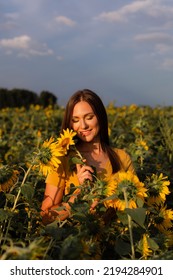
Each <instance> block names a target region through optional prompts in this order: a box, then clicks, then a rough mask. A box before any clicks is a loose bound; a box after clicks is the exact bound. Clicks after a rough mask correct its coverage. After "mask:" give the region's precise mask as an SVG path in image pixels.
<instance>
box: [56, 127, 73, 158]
mask: <svg viewBox="0 0 173 280" xmlns="http://www.w3.org/2000/svg"><path fill="white" fill-rule="evenodd" d="M75 135H76V132H74V131H73V130H72V129H71V130H69V129H68V128H67V129H66V130H65V129H64V130H63V133H61V134H60V137H59V138H58V139H57V141H58V144H59V146H60V147H61V148H62V149H63V152H64V154H66V153H67V151H68V150H69V148H70V146H71V145H75V141H74V139H73V137H74V136H75Z"/></svg>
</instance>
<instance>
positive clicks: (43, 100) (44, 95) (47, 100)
mask: <svg viewBox="0 0 173 280" xmlns="http://www.w3.org/2000/svg"><path fill="white" fill-rule="evenodd" d="M39 101H40V105H42V106H43V107H47V106H49V105H52V106H53V105H55V104H56V102H57V97H56V96H55V95H54V94H53V93H51V92H49V91H42V92H41V93H40V97H39Z"/></svg>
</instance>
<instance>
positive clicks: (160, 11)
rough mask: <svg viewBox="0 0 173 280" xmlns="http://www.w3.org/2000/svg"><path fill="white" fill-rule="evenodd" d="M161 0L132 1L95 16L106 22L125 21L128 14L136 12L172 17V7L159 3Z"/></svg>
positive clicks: (151, 15) (155, 16) (157, 16)
mask: <svg viewBox="0 0 173 280" xmlns="http://www.w3.org/2000/svg"><path fill="white" fill-rule="evenodd" d="M161 2H162V1H161V0H141V1H134V2H132V3H131V4H128V5H125V6H123V7H121V8H120V9H117V10H114V11H111V12H103V13H101V14H100V15H98V16H97V17H96V19H97V20H103V21H107V22H127V21H128V20H129V16H130V15H134V14H137V13H139V12H140V13H143V14H144V15H148V16H150V17H154V18H159V17H161V16H162V17H164V18H172V16H173V8H172V7H170V6H166V5H164V4H161Z"/></svg>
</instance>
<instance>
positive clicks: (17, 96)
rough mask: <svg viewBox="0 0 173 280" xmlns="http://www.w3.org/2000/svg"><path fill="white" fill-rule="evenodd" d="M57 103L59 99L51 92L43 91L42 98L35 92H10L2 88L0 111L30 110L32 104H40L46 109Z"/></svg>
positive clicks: (0, 91)
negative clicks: (9, 108)
mask: <svg viewBox="0 0 173 280" xmlns="http://www.w3.org/2000/svg"><path fill="white" fill-rule="evenodd" d="M56 102H57V97H56V96H55V95H54V94H53V93H51V92H49V91H42V92H41V93H40V96H38V95H37V94H36V93H35V92H33V91H30V90H27V89H18V88H14V89H11V90H8V89H6V88H0V109H2V108H6V107H11V108H14V107H22V106H23V107H25V108H27V109H28V108H29V107H30V105H31V104H33V105H36V104H39V105H42V106H43V107H44V108H45V107H47V106H49V105H55V104H56Z"/></svg>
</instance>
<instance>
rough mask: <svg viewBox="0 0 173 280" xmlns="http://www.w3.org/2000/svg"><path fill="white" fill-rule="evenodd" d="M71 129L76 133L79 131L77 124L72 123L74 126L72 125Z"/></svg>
mask: <svg viewBox="0 0 173 280" xmlns="http://www.w3.org/2000/svg"><path fill="white" fill-rule="evenodd" d="M71 128H72V129H73V130H74V131H77V130H78V125H77V124H75V123H72V124H71Z"/></svg>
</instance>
